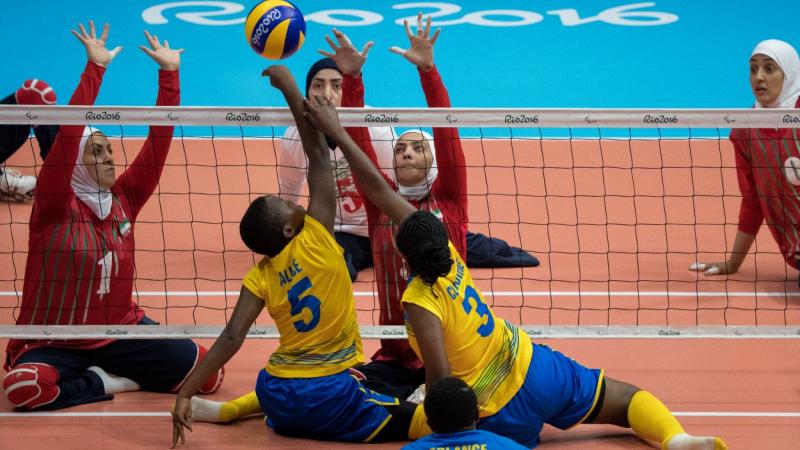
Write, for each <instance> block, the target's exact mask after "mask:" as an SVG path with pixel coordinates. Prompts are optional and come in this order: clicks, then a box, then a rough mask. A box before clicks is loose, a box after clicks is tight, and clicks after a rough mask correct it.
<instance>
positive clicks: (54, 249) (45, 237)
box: [6, 62, 180, 368]
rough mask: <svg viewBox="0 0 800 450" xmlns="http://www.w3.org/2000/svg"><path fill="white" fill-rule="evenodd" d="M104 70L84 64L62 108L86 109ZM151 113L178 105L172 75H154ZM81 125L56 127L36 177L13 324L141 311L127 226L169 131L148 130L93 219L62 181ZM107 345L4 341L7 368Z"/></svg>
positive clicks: (67, 177)
mask: <svg viewBox="0 0 800 450" xmlns="http://www.w3.org/2000/svg"><path fill="white" fill-rule="evenodd" d="M104 72H105V69H104V68H103V67H101V66H98V65H96V64H94V63H92V62H89V63H88V64H87V65H86V69H85V70H84V72H83V74H82V75H81V81H80V84H79V85H78V87H77V89H76V90H75V93H74V94H73V95H72V98H71V99H70V102H69V104H70V105H93V104H94V102H95V99H96V98H97V93H98V91H99V89H100V83H101V82H102V78H103V74H104ZM158 86H159V90H158V100H157V102H156V104H157V105H159V106H176V105H178V104H179V103H180V88H179V80H178V71H167V70H160V71H159V75H158ZM83 129H84V126H83V125H62V126H61V127H60V131H59V133H58V136H57V137H56V140H55V144H54V145H53V148H52V150H51V151H50V153H49V154H48V155H47V158H46V159H45V161H44V165H43V166H42V170H41V172H40V173H39V177H38V183H37V186H36V191H35V193H34V196H35V200H34V205H33V211H32V213H31V220H30V237H29V241H28V259H27V262H26V264H25V283H24V285H23V288H22V306H21V307H20V313H19V317H18V318H17V325H133V324H136V323H138V322H139V321H140V320H141V319H142V317H144V311H142V310H141V309H140V308H139V306H138V305H137V304H136V303H135V302H134V301H133V299H132V297H131V294H132V292H133V279H134V273H135V269H134V251H135V245H134V238H133V235H134V225H135V223H136V217H137V216H138V214H139V211H141V209H142V207H143V206H144V204H145V202H147V199H148V198H150V195H152V193H153V191H155V189H156V186H157V185H158V180H159V178H160V176H161V172H162V169H163V167H164V161H165V160H166V158H167V153H168V152H169V147H170V143H171V142H172V132H173V127H171V126H151V127H150V132H149V134H148V136H147V140H146V141H145V143H144V146H143V147H142V149H141V150H140V151H139V154H138V156H137V157H136V159H135V160H134V161H133V162H132V163H131V165H130V167H129V168H128V169H127V170H126V171H125V172H124V173H123V174H122V175H121V176H120V177H119V178H117V180H116V182H115V183H114V185H113V186H112V187H111V193H112V199H113V201H112V207H111V211H110V213H109V214H108V216H107V217H106V218H105V219H99V218H98V217H97V216H96V215H95V213H94V212H92V210H91V209H90V208H89V207H88V206H86V205H85V204H84V203H83V202H81V201H80V200H79V199H78V198H77V197H76V196H75V193H74V192H73V190H72V187H71V186H70V181H71V180H72V171H73V169H74V168H75V161H76V160H77V156H78V152H79V151H80V150H81V149H79V148H78V147H79V144H80V140H81V136H82V134H83ZM109 342H111V341H110V340H96V339H74V340H68V341H65V340H52V341H45V340H19V339H14V340H11V341H9V343H8V347H7V349H6V353H7V366H6V368H8V367H9V365H10V366H13V365H14V362H15V361H16V359H17V358H18V357H19V356H20V355H22V354H23V353H24V352H26V351H28V350H30V349H33V348H37V347H44V346H47V347H67V348H79V349H91V348H97V347H100V346H103V345H105V344H108V343H109Z"/></svg>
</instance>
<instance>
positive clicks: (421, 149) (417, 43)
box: [334, 14, 468, 398]
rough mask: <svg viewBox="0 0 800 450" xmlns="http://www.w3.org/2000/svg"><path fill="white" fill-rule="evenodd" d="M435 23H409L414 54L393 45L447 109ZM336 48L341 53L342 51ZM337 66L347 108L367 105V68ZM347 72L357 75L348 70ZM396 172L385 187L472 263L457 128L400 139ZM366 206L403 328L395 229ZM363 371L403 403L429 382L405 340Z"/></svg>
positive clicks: (386, 297)
mask: <svg viewBox="0 0 800 450" xmlns="http://www.w3.org/2000/svg"><path fill="white" fill-rule="evenodd" d="M430 23H431V19H430V17H429V18H428V22H427V25H425V26H423V22H422V14H419V15H418V17H417V33H412V31H411V28H410V27H409V26H408V23H406V27H405V28H406V35H407V36H408V38H409V41H410V44H411V47H410V48H409V49H408V50H401V49H399V48H397V47H393V48H392V51H394V52H396V53H400V54H402V55H403V56H404V57H405V58H406V59H407V60H408V61H409V62H411V63H412V64H414V65H415V66H416V67H417V70H418V72H419V77H420V82H421V84H422V90H423V91H424V93H425V99H426V100H427V103H428V106H429V107H431V108H449V107H450V106H451V105H450V98H449V96H448V93H447V89H445V87H444V83H443V82H442V79H441V77H440V75H439V72H438V70H437V69H436V66H435V65H434V60H433V45H434V43H435V42H436V39H437V38H438V35H439V31H436V32H435V33H433V35H431V32H430V28H431V27H430ZM347 42H348V43H349V40H347ZM334 50H336V51H337V53H338V50H339V49H337V48H334ZM350 53H351V54H352V53H353V52H350ZM361 63H362V64H363V60H362V61H361ZM339 67H340V68H343V75H344V80H343V88H342V91H343V99H342V104H343V105H347V106H354V107H363V106H364V82H363V78H362V77H361V75H360V72H361V65H360V64H345V63H339ZM344 67H353V68H356V69H357V70H350V71H348V70H345V69H344ZM348 133H350V135H351V136H352V137H353V139H354V140H355V141H356V142H357V143H358V144H359V146H360V147H361V148H362V149H364V152H365V153H366V154H367V156H369V158H370V159H371V160H372V162H373V163H374V164H375V165H376V166H378V157H377V155H376V154H375V150H374V148H373V146H372V142H371V140H370V136H369V133H368V131H367V129H366V128H350V129H348ZM394 172H395V178H396V180H397V182H396V183H395V182H394V181H393V180H391V179H389V177H386V179H387V182H388V183H389V184H390V185H391V186H392V187H393V188H394V189H395V190H396V191H398V192H399V193H400V194H401V195H402V196H403V197H404V198H405V199H406V200H408V201H410V202H411V203H412V204H413V205H414V207H415V208H417V209H420V210H424V211H430V212H432V213H433V214H434V215H436V216H437V217H438V218H439V219H440V220H442V222H443V223H444V224H445V227H446V228H447V231H448V233H449V235H450V236H451V237H452V241H453V245H454V246H455V248H456V250H457V251H458V253H459V254H460V255H461V257H462V258H466V257H467V255H466V248H467V244H466V234H467V222H468V217H467V168H466V162H465V160H464V152H463V150H462V148H461V140H460V138H459V135H458V130H457V129H455V128H434V129H433V136H430V135H429V134H428V133H425V132H423V131H421V130H410V131H407V132H405V133H402V134H401V135H400V136H399V138H398V139H397V141H396V142H395V144H394ZM365 204H366V207H367V217H368V224H369V236H370V241H371V243H372V255H373V260H374V261H375V280H376V283H377V291H378V299H379V302H380V319H379V323H380V325H403V324H404V323H405V322H404V317H403V308H402V306H401V305H400V299H401V297H402V295H403V291H404V290H405V288H406V284H407V279H408V276H409V275H410V272H409V269H408V266H407V264H406V262H405V260H404V259H403V257H402V255H400V253H399V252H398V251H397V249H396V248H395V245H394V240H393V236H394V234H395V232H396V231H397V224H395V223H393V222H392V221H391V219H390V218H389V217H388V216H387V215H386V214H384V213H382V212H381V210H380V209H379V208H377V207H376V206H375V205H374V204H372V203H371V202H369V201H367V200H366V198H365ZM360 370H361V371H362V372H363V373H364V375H366V377H367V380H368V381H367V383H366V385H368V386H370V387H371V388H372V389H374V390H377V391H379V392H383V393H388V394H391V395H394V396H397V397H401V398H404V396H406V395H407V394H410V393H411V391H413V390H414V389H415V388H416V387H417V386H419V385H420V384H422V383H423V382H424V381H425V374H424V369H423V368H422V362H421V361H420V360H419V358H418V357H417V355H416V354H415V353H414V350H413V349H412V348H411V347H410V346H409V344H408V341H407V340H388V339H387V340H381V348H380V349H379V350H378V352H377V353H376V354H375V355H374V356H373V357H372V362H371V363H369V364H367V365H365V366H363V367H361V368H360ZM373 383H374V384H373ZM381 384H383V386H381ZM394 388H398V389H394ZM409 388H410V389H409Z"/></svg>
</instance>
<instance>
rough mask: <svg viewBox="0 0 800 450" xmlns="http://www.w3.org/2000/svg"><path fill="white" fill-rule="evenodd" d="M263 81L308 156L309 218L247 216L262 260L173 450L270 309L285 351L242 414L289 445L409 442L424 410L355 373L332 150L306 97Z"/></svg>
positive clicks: (279, 79) (282, 72) (278, 204)
mask: <svg viewBox="0 0 800 450" xmlns="http://www.w3.org/2000/svg"><path fill="white" fill-rule="evenodd" d="M264 73H265V74H266V75H268V76H269V78H270V82H271V83H272V85H273V86H275V87H276V88H278V89H279V90H280V91H281V92H282V93H283V95H284V96H285V98H286V102H287V103H288V105H289V108H290V110H291V111H292V115H293V116H294V119H295V123H296V125H297V128H298V130H299V132H300V137H301V141H302V143H303V150H304V151H305V153H306V156H307V157H308V161H309V163H308V182H309V192H310V200H309V204H308V211H307V212H306V211H305V210H304V209H303V208H302V207H301V206H298V205H295V204H294V203H292V202H290V201H288V200H284V199H281V198H280V197H277V196H274V195H267V196H264V197H259V198H258V199H256V200H255V201H254V202H253V203H252V204H251V205H250V207H249V208H248V209H247V211H246V212H245V214H244V217H243V218H242V220H241V223H240V225H239V231H240V234H241V237H242V240H243V241H244V243H245V245H247V247H248V248H249V249H251V250H252V251H254V252H255V253H258V254H260V255H264V258H263V259H261V260H260V261H259V262H258V263H257V264H256V265H255V266H254V267H253V268H252V269H251V270H250V272H249V273H248V274H247V275H246V276H245V278H244V280H243V282H242V289H241V293H240V295H239V300H238V301H237V304H236V308H235V309H234V311H233V314H232V315H231V318H230V321H229V322H228V324H227V326H226V327H225V330H224V331H223V332H222V334H221V335H220V337H219V338H218V339H217V340H216V342H215V343H214V345H213V346H212V347H211V349H210V350H209V352H208V357H207V358H206V359H205V361H203V363H201V364H200V366H199V367H198V369H197V371H196V372H195V373H193V374H192V375H191V376H190V377H189V379H188V380H187V381H186V384H184V386H183V388H181V390H180V392H179V393H178V397H177V399H176V402H175V408H174V410H173V437H172V443H173V446H175V445H176V444H177V441H178V438H180V440H181V443H183V442H185V435H184V430H183V428H184V427H187V428H189V427H190V426H191V420H192V416H193V414H195V413H196V412H197V410H198V408H196V407H195V406H194V405H192V403H193V402H192V401H191V398H192V396H193V394H194V393H195V391H196V390H197V388H199V387H200V385H201V384H202V380H203V379H204V378H205V377H206V376H208V374H211V373H213V372H214V371H216V370H217V369H218V368H219V367H221V366H222V364H224V363H225V362H227V361H228V360H229V359H230V358H231V357H232V356H233V355H234V354H235V353H236V351H237V350H238V349H239V347H240V346H241V345H242V343H243V342H244V339H245V337H246V335H247V331H248V330H249V329H250V326H251V325H252V324H253V323H254V322H255V320H256V318H257V317H258V315H259V313H260V312H261V310H263V309H264V307H266V309H267V311H268V312H269V314H270V316H271V317H272V318H273V320H274V321H275V324H276V326H277V328H278V331H279V333H280V346H279V347H278V349H277V350H276V351H275V352H274V353H273V354H272V355H271V356H270V358H269V361H268V362H267V365H266V368H265V369H262V370H261V371H260V372H259V374H258V380H257V381H256V389H255V394H252V393H251V394H248V395H245V396H244V397H242V398H241V399H239V400H240V402H241V403H242V408H243V409H246V410H249V411H254V410H255V405H256V404H258V405H260V407H261V409H262V410H263V411H264V413H266V415H267V425H269V426H270V427H272V428H273V429H274V430H275V432H277V433H280V434H285V435H289V436H300V437H305V438H316V439H325V440H341V441H350V442H379V441H387V440H406V439H408V437H409V426H410V424H411V422H412V417H413V416H414V414H415V411H417V410H419V411H420V413H419V414H418V416H419V417H422V416H423V414H422V413H421V411H422V408H418V407H417V405H415V404H412V403H408V402H405V401H400V400H398V399H396V398H394V397H389V396H386V395H381V394H378V393H375V392H373V391H371V390H369V389H366V388H365V387H363V386H362V385H361V384H360V383H359V382H358V381H357V380H356V378H355V377H353V376H352V375H350V372H349V369H350V368H351V367H353V366H354V365H356V364H358V363H361V362H363V360H364V355H363V352H362V347H361V336H360V334H359V329H358V323H357V322H356V311H355V301H354V298H353V287H352V284H351V281H350V275H349V273H348V271H347V266H346V265H345V262H344V258H343V257H342V248H341V247H340V246H339V245H338V244H337V243H336V241H335V240H334V237H333V232H334V231H333V230H334V217H335V215H336V189H335V187H334V182H333V176H332V173H331V168H330V157H329V152H330V150H329V148H328V146H327V145H326V143H325V139H324V137H323V135H322V134H321V133H319V132H318V131H317V130H315V129H314V128H313V127H312V126H311V124H310V123H309V122H308V120H307V119H306V118H305V117H303V97H302V96H301V94H300V91H299V90H298V89H297V86H296V85H295V82H294V78H292V76H291V74H290V73H289V71H288V70H287V69H286V67H283V66H272V67H270V68H269V69H267V70H266V71H265V72H264ZM329 101H330V100H329ZM311 404H313V405H314V407H313V408H310V407H309V405H311ZM218 414H219V411H214V412H212V413H211V414H210V415H212V416H213V415H218Z"/></svg>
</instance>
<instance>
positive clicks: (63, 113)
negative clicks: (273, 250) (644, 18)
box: [0, 105, 800, 128]
mask: <svg viewBox="0 0 800 450" xmlns="http://www.w3.org/2000/svg"><path fill="white" fill-rule="evenodd" d="M339 117H340V120H341V122H342V124H343V125H345V126H368V127H374V126H391V127H414V126H428V127H450V128H458V127H481V128H800V110H797V109H560V108H543V109H533V108H517V109H490V108H480V109H479V108H381V109H377V108H376V109H372V108H366V109H365V108H339ZM0 123H3V124H22V125H40V124H59V125H82V124H92V125H103V124H109V125H205V126H210V125H211V126H237V127H239V126H242V127H249V126H259V127H263V126H290V125H294V119H293V118H292V116H291V113H290V112H289V109H288V108H249V107H248V108H241V107H186V106H184V107H140V106H28V105H0Z"/></svg>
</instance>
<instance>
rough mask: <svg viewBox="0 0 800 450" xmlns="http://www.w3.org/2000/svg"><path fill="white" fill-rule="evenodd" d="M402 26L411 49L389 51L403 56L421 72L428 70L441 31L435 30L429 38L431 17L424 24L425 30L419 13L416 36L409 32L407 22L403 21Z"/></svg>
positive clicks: (391, 49)
mask: <svg viewBox="0 0 800 450" xmlns="http://www.w3.org/2000/svg"><path fill="white" fill-rule="evenodd" d="M403 25H404V26H405V29H406V36H408V40H409V41H410V43H411V47H410V48H409V49H408V50H404V49H402V48H400V47H392V48H390V49H389V51H391V52H393V53H397V54H398V55H401V56H403V57H404V58H406V59H407V60H409V61H411V63H412V64H414V65H415V66H417V67H419V68H420V69H422V70H430V69H431V68H432V67H433V45H434V44H435V43H436V39H438V38H439V33H441V32H442V29H441V28H437V29H436V31H434V33H433V36H431V16H428V20H427V21H426V22H425V28H423V27H422V13H421V12H420V13H419V14H417V33H416V34H414V33H412V32H411V27H410V26H409V25H408V21H407V20H404V21H403Z"/></svg>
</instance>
